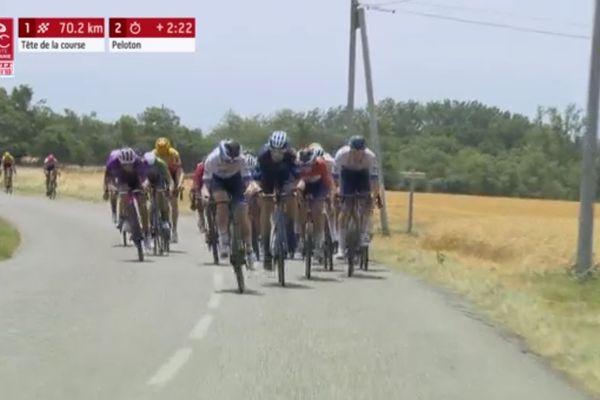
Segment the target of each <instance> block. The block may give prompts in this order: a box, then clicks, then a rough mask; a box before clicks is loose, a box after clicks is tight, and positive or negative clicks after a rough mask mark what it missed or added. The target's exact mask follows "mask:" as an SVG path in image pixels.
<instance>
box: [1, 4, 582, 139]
mask: <svg viewBox="0 0 600 400" xmlns="http://www.w3.org/2000/svg"><path fill="white" fill-rule="evenodd" d="M349 3H350V0H302V1H291V0H214V1H206V0H169V1H164V0H161V1H157V0H103V1H101V2H100V1H98V2H94V3H91V2H86V1H81V0H52V1H48V0H35V1H33V0H19V1H16V0H12V1H8V0H0V5H1V7H0V9H1V10H2V11H1V12H0V13H1V14H3V15H1V16H3V17H4V16H6V17H14V18H18V17H45V16H47V17H52V16H54V17H76V16H81V17H106V18H108V17H111V16H112V17H161V16H164V17H169V16H172V17H195V18H196V31H197V41H196V53H193V54H156V53H154V54H115V53H108V52H107V53H100V54H91V53H90V54H37V53H25V54H22V53H18V52H17V54H16V61H15V75H16V76H15V78H14V79H3V80H0V85H1V86H4V87H8V88H9V89H10V88H11V87H13V86H15V85H20V84H28V85H30V86H31V87H32V88H33V90H34V93H35V100H36V101H37V100H40V99H45V100H46V101H47V102H48V105H50V106H51V107H53V108H54V109H55V110H62V109H64V108H69V109H72V110H75V111H76V112H80V113H90V112H92V111H94V112H96V113H97V114H98V117H99V118H101V119H103V120H107V121H114V120H116V119H117V118H118V117H119V116H121V115H122V114H130V115H137V114H138V113H140V112H141V111H143V110H144V108H146V107H147V106H153V105H157V106H159V105H165V106H166V107H169V108H171V109H173V110H174V111H175V112H176V114H177V115H179V116H180V117H181V120H182V123H184V124H186V125H188V126H190V127H194V128H202V129H203V130H205V131H206V130H209V129H210V128H211V127H214V126H215V125H216V124H218V123H219V121H220V119H221V118H222V117H223V115H224V114H225V113H226V112H227V111H228V110H233V111H235V112H237V113H239V114H242V115H247V116H249V115H256V114H268V113H272V112H275V111H277V110H279V109H282V108H291V109H293V110H296V111H304V110H310V109H313V108H316V107H319V108H329V107H335V106H339V105H343V104H345V102H346V97H347V82H348V75H347V74H348V72H347V68H348V41H349V39H348V35H349ZM363 3H389V1H385V0H364V1H363ZM396 3H397V2H396ZM385 7H386V8H387V9H397V10H398V12H396V13H394V14H392V13H389V12H381V11H374V10H370V11H367V25H368V34H369V44H370V51H371V64H372V70H373V80H374V92H375V98H376V101H377V100H381V99H384V98H386V97H390V98H393V99H395V100H397V101H407V100H410V99H413V100H419V101H436V100H443V99H446V98H450V99H457V100H478V101H481V102H483V103H485V104H489V105H493V106H498V107H500V108H503V109H506V110H509V111H512V112H519V113H524V114H526V115H534V114H535V111H536V109H537V107H538V106H539V105H543V106H556V107H559V108H564V107H565V106H566V105H567V104H569V103H576V104H577V105H579V106H582V107H583V106H584V105H585V104H586V95H587V81H588V74H589V67H588V65H589V58H590V40H588V39H573V38H564V37H558V36H549V35H540V34H536V33H526V32H515V31H511V30H505V29H497V28H491V27H484V26H479V25H473V24H465V23H457V22H454V21H447V20H440V19H437V18H431V17H423V16H417V15H411V14H406V13H404V12H403V11H406V10H409V11H417V12H425V13H429V14H436V15H442V16H450V17H455V18H462V19H475V20H479V21H486V22H493V23H502V24H511V25H514V26H519V27H527V28H534V29H541V30H551V31H556V32H565V33H571V34H578V35H584V36H589V35H591V22H592V13H593V1H592V0H585V1H583V0H577V1H564V0H479V1H477V0H407V1H406V2H404V3H401V4H389V5H386V6H385ZM358 45H359V46H360V41H359V42H358ZM357 57H358V58H357V61H358V69H357V80H356V84H357V86H356V89H357V97H356V104H357V106H362V105H364V104H365V102H366V95H365V84H364V79H363V78H364V77H363V69H362V58H361V57H362V55H361V53H360V52H359V53H358V54H357Z"/></svg>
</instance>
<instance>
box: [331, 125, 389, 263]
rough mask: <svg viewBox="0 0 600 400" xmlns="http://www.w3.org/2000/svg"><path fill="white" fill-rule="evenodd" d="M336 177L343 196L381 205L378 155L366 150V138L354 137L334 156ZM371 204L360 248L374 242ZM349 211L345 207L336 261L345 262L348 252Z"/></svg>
mask: <svg viewBox="0 0 600 400" xmlns="http://www.w3.org/2000/svg"><path fill="white" fill-rule="evenodd" d="M335 176H336V177H337V179H338V180H339V186H340V192H341V194H342V195H354V194H363V195H364V194H372V197H374V198H377V199H378V201H379V171H378V169H377V159H376V156H375V153H373V152H372V151H371V150H370V149H368V148H367V142H366V140H365V138H364V137H363V136H360V135H355V136H352V137H351V138H350V140H349V141H348V144H347V145H346V146H343V147H342V148H340V149H339V150H338V152H337V153H336V155H335ZM371 214H372V202H369V209H368V213H367V214H366V215H365V218H364V220H363V221H364V224H363V226H362V227H360V245H361V246H368V245H369V242H370V241H371V232H370V229H371ZM348 216H349V214H348V210H347V209H346V208H345V205H343V206H342V211H341V213H340V232H339V241H340V246H339V249H338V254H337V256H336V258H338V259H343V258H344V251H345V240H346V228H347V225H348Z"/></svg>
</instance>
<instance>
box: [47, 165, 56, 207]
mask: <svg viewBox="0 0 600 400" xmlns="http://www.w3.org/2000/svg"><path fill="white" fill-rule="evenodd" d="M48 174H49V175H48V178H47V182H46V195H47V196H48V198H49V199H51V200H54V199H56V186H57V183H56V171H55V170H52V171H49V172H48Z"/></svg>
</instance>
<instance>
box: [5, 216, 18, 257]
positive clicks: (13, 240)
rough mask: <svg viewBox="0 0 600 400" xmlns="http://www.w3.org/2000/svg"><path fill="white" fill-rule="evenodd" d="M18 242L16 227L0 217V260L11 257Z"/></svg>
mask: <svg viewBox="0 0 600 400" xmlns="http://www.w3.org/2000/svg"><path fill="white" fill-rule="evenodd" d="M20 242H21V238H20V236H19V232H18V231H17V229H16V228H15V227H14V226H12V225H11V224H9V223H8V222H7V221H6V220H4V219H2V218H0V261H2V260H6V259H8V258H10V257H12V255H13V254H14V252H15V250H16V248H17V247H18V246H19V243H20Z"/></svg>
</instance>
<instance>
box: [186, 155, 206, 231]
mask: <svg viewBox="0 0 600 400" xmlns="http://www.w3.org/2000/svg"><path fill="white" fill-rule="evenodd" d="M203 178H204V161H200V162H199V163H198V164H196V168H195V169H194V176H193V177H192V189H191V190H190V194H189V196H190V208H191V209H192V211H196V212H198V229H200V232H202V233H206V230H207V227H206V218H205V216H204V208H205V207H204V206H205V204H204V200H203V199H202V187H203V186H204V179H203Z"/></svg>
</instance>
